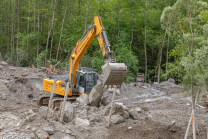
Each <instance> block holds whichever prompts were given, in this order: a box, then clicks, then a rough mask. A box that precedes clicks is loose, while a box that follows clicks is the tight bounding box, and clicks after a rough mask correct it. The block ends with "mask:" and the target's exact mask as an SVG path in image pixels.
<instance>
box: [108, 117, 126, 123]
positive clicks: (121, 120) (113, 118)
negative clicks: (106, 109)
mask: <svg viewBox="0 0 208 139" xmlns="http://www.w3.org/2000/svg"><path fill="white" fill-rule="evenodd" d="M111 122H112V123H113V124H119V123H122V122H124V118H123V117H122V116H120V115H112V116H111Z"/></svg>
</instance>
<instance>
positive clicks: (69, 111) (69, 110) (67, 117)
mask: <svg viewBox="0 0 208 139" xmlns="http://www.w3.org/2000/svg"><path fill="white" fill-rule="evenodd" d="M62 106H63V102H62ZM73 114H74V108H73V105H72V104H71V103H70V102H66V105H65V110H64V117H63V120H64V122H66V123H68V122H70V121H72V119H73Z"/></svg>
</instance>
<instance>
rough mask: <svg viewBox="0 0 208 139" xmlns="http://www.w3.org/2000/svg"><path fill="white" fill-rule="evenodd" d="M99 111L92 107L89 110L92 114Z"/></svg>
mask: <svg viewBox="0 0 208 139" xmlns="http://www.w3.org/2000/svg"><path fill="white" fill-rule="evenodd" d="M97 111H98V108H97V107H90V108H89V110H88V113H89V114H91V113H95V112H97Z"/></svg>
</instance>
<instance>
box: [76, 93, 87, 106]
mask: <svg viewBox="0 0 208 139" xmlns="http://www.w3.org/2000/svg"><path fill="white" fill-rule="evenodd" d="M76 101H77V102H78V103H79V104H80V105H88V104H89V97H88V95H87V94H82V95H80V96H79V97H78V98H77V99H76Z"/></svg>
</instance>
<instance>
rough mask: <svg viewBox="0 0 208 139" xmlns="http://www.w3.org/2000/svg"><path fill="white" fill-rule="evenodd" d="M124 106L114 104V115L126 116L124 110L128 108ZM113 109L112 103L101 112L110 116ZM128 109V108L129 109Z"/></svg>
mask: <svg viewBox="0 0 208 139" xmlns="http://www.w3.org/2000/svg"><path fill="white" fill-rule="evenodd" d="M123 106H124V105H123V104H122V103H117V102H116V103H114V104H113V108H112V115H114V114H119V115H123V114H124V110H125V109H126V107H123ZM110 109H111V103H110V104H108V106H106V107H105V108H104V109H103V110H102V111H101V115H105V116H106V115H109V112H110ZM127 109H128V108H127Z"/></svg>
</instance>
